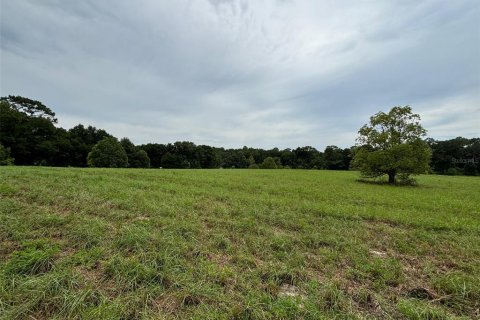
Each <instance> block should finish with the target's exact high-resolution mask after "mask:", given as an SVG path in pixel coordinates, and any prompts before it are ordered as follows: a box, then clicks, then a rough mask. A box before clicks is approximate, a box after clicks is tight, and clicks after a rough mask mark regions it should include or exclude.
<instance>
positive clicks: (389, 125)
mask: <svg viewBox="0 0 480 320" xmlns="http://www.w3.org/2000/svg"><path fill="white" fill-rule="evenodd" d="M358 133H359V137H358V139H357V142H358V146H357V148H356V149H355V154H354V159H353V167H354V168H356V169H358V170H360V172H361V173H362V175H363V176H364V177H367V178H376V177H380V176H383V175H388V182H389V183H390V184H394V183H395V182H396V181H397V176H398V175H400V176H401V178H402V179H403V180H405V181H408V180H409V179H410V176H411V175H412V174H421V173H425V172H426V171H428V169H429V161H430V157H431V150H430V147H429V146H428V144H427V143H426V142H425V141H423V140H422V137H423V136H425V134H426V130H425V129H424V128H423V127H422V126H421V124H420V116H419V115H418V114H415V113H412V109H411V108H410V106H404V107H401V106H397V107H393V108H392V109H391V110H390V111H389V112H388V113H385V112H379V113H377V114H375V115H373V116H372V117H370V123H368V124H365V125H364V126H363V127H362V128H360V130H359V131H358Z"/></svg>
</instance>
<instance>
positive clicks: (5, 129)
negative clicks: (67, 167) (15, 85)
mask: <svg viewBox="0 0 480 320" xmlns="http://www.w3.org/2000/svg"><path fill="white" fill-rule="evenodd" d="M54 116H55V113H53V112H52V111H51V110H50V109H49V108H47V107H46V106H44V105H43V104H42V103H40V102H38V101H34V100H30V99H27V98H22V97H15V96H8V97H3V98H0V124H1V125H0V143H2V144H3V145H4V146H5V147H7V148H10V150H11V154H12V157H13V158H15V162H16V164H20V165H32V164H53V162H54V159H55V156H56V154H57V152H58V148H57V145H56V137H55V135H56V131H57V128H56V127H55V126H54V123H55V122H56V119H55V118H54Z"/></svg>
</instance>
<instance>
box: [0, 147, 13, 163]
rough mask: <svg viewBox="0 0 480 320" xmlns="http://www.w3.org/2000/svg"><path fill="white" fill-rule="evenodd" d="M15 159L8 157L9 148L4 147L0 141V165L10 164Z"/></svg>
mask: <svg viewBox="0 0 480 320" xmlns="http://www.w3.org/2000/svg"><path fill="white" fill-rule="evenodd" d="M14 160H15V159H13V158H12V157H10V148H5V147H4V146H3V145H2V144H1V143H0V166H11V165H13V162H14Z"/></svg>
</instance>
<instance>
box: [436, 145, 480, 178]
mask: <svg viewBox="0 0 480 320" xmlns="http://www.w3.org/2000/svg"><path fill="white" fill-rule="evenodd" d="M427 143H428V144H429V146H430V148H432V169H433V171H434V172H435V173H439V174H450V175H451V174H452V173H455V174H462V173H463V174H465V175H476V174H479V173H480V138H473V139H466V138H462V137H457V138H455V139H450V140H445V141H436V140H433V139H427Z"/></svg>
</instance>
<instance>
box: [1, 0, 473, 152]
mask: <svg viewBox="0 0 480 320" xmlns="http://www.w3.org/2000/svg"><path fill="white" fill-rule="evenodd" d="M0 1H1V6H0V10H1V24H0V35H1V42H0V94H1V96H6V95H10V94H13V95H21V96H26V97H29V98H31V99H35V100H40V101H42V102H43V103H44V104H45V105H47V106H49V107H50V108H51V109H52V110H53V111H54V112H56V114H57V117H58V120H59V126H62V127H64V128H71V127H73V126H75V125H76V124H78V123H82V124H85V125H93V126H96V127H98V128H102V129H105V130H107V131H108V132H109V133H111V134H113V135H115V136H116V137H118V138H122V137H129V138H130V139H131V140H132V141H133V142H134V143H135V144H143V143H148V142H156V143H168V142H175V141H192V142H195V143H196V144H207V145H212V146H218V147H228V148H230V147H234V148H237V147H242V146H245V145H246V146H250V147H261V148H272V147H279V148H296V147H298V146H307V145H308V146H313V147H316V148H318V149H320V150H322V149H323V148H325V146H327V145H337V146H340V147H349V146H351V145H354V143H355V138H356V137H357V132H358V129H359V128H360V127H361V126H362V125H363V124H365V123H367V122H368V120H369V117H370V116H371V115H373V114H374V113H376V112H379V111H388V110H389V109H390V108H391V107H393V106H397V105H410V106H411V107H412V108H413V110H414V112H415V113H418V114H420V116H421V118H422V124H423V126H424V127H425V128H426V129H427V130H428V136H429V137H433V138H435V139H441V140H443V139H450V138H454V137H457V136H464V137H479V136H480V1H478V0H471V1H467V0H455V1H444V0H439V1H420V0H402V1H384V0H381V1H374V0H368V1H361V0H350V1H346V0H345V1H344V0H335V1H334V0H328V1H320V0H312V1H306V0H304V1H293V0H290V1H289V0H255V1H247V0H239V1H234V0H210V1H207V0H195V1H194V0H191V1H185V0H171V1H163V0H162V1H155V0H141V1H126V0H125V1H123V0H119V1H106V0H82V1H76V0H71V1H69V0H56V1H54V0H42V1H38V0H31V1H30V0H15V1H13V0H0Z"/></svg>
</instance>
